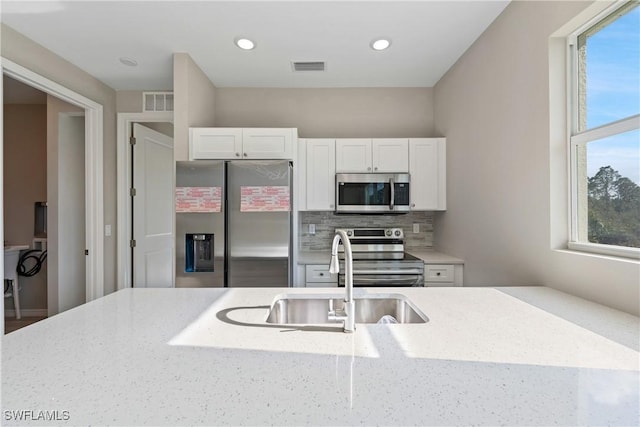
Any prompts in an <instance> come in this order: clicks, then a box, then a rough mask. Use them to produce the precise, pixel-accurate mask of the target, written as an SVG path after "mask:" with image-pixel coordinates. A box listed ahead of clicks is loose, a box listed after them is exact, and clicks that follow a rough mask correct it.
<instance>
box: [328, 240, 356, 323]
mask: <svg viewBox="0 0 640 427" xmlns="http://www.w3.org/2000/svg"><path fill="white" fill-rule="evenodd" d="M340 241H342V246H343V247H344V276H345V279H344V288H345V298H344V315H343V316H336V315H335V312H332V313H330V316H331V317H332V318H334V319H339V320H343V321H344V331H345V332H353V331H354V330H355V329H356V324H355V308H356V306H355V302H354V301H353V252H352V251H351V242H350V241H349V237H348V236H347V233H345V232H344V231H343V230H336V234H335V236H334V237H333V243H332V244H331V265H330V266H329V271H330V272H331V273H334V274H335V273H338V272H339V271H340V267H339V263H338V243H339V242H340Z"/></svg>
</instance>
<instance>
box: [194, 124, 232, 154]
mask: <svg viewBox="0 0 640 427" xmlns="http://www.w3.org/2000/svg"><path fill="white" fill-rule="evenodd" d="M241 153H242V129H238V128H191V129H189V159H190V160H195V159H239V158H240V155H241Z"/></svg>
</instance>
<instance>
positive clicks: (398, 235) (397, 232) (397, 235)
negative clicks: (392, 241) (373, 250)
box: [394, 230, 402, 237]
mask: <svg viewBox="0 0 640 427" xmlns="http://www.w3.org/2000/svg"><path fill="white" fill-rule="evenodd" d="M394 234H395V235H396V237H400V234H402V233H401V232H400V230H396V232H395V233H394Z"/></svg>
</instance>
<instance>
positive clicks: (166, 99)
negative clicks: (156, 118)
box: [142, 92, 173, 113]
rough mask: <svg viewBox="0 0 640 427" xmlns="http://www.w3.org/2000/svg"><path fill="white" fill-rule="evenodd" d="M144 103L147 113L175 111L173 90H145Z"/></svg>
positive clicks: (144, 109) (143, 94)
mask: <svg viewBox="0 0 640 427" xmlns="http://www.w3.org/2000/svg"><path fill="white" fill-rule="evenodd" d="M142 105H143V111H144V112H145V113H146V112H153V111H155V112H165V111H173V92H143V93H142Z"/></svg>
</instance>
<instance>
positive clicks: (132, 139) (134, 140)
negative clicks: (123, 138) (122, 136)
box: [129, 136, 136, 145]
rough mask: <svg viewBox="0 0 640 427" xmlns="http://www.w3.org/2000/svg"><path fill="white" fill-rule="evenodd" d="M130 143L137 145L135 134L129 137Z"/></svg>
mask: <svg viewBox="0 0 640 427" xmlns="http://www.w3.org/2000/svg"><path fill="white" fill-rule="evenodd" d="M129 144H131V145H136V137H135V136H132V137H131V138H129Z"/></svg>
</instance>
